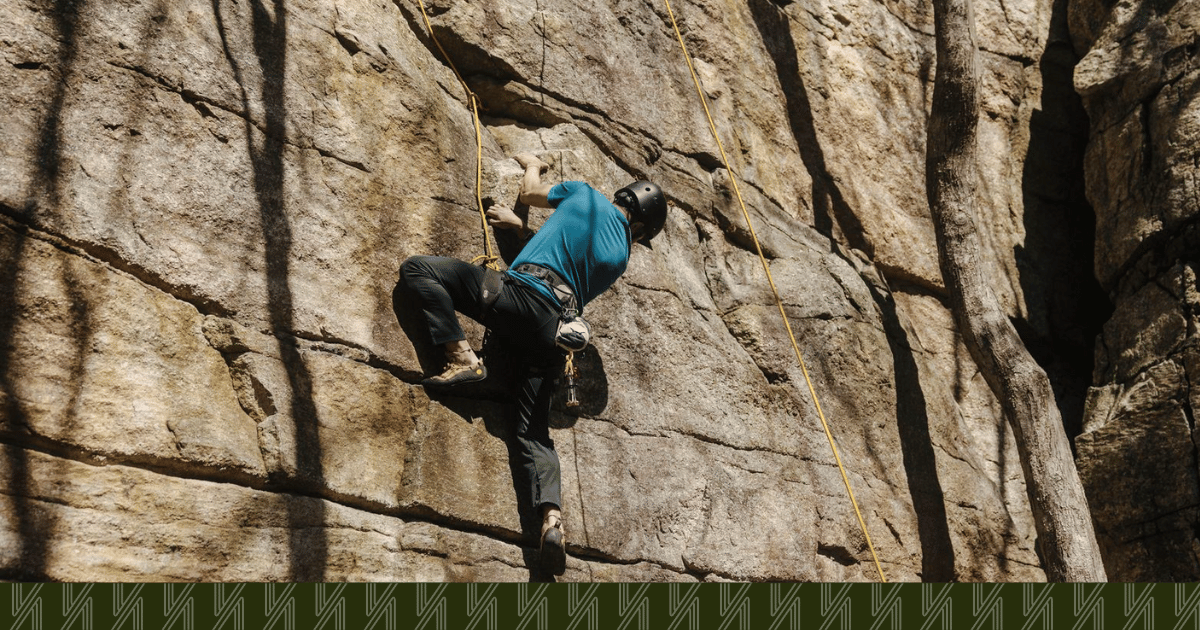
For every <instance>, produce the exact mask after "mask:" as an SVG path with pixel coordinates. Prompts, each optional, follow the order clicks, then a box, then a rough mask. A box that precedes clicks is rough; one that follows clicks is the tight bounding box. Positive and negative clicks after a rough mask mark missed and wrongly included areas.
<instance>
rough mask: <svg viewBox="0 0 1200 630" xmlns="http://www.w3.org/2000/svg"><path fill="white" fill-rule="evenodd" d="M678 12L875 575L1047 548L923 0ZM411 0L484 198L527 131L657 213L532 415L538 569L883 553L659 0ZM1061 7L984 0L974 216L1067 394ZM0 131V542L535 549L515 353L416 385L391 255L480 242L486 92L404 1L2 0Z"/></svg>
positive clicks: (322, 550) (1071, 176)
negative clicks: (971, 257)
mask: <svg viewBox="0 0 1200 630" xmlns="http://www.w3.org/2000/svg"><path fill="white" fill-rule="evenodd" d="M679 5H680V6H677V7H676V11H677V13H678V14H679V17H680V21H681V27H682V30H683V32H684V34H685V37H686V38H687V41H688V44H689V47H690V50H691V52H692V54H693V56H694V58H695V59H694V61H695V63H696V66H697V70H698V72H699V74H700V75H701V77H702V79H703V81H704V84H705V90H706V93H707V96H708V97H709V99H711V106H712V109H713V111H714V114H715V115H716V117H717V119H718V121H719V122H718V125H719V127H720V131H721V133H722V134H723V136H724V137H725V141H726V146H727V149H728V150H729V153H730V155H731V157H732V160H733V162H734V164H733V170H734V171H735V173H736V175H737V176H738V177H739V179H740V180H741V181H743V182H744V184H745V185H744V186H743V188H744V190H745V191H746V193H747V195H748V202H749V205H750V210H751V213H752V215H753V216H754V221H755V225H756V229H757V230H758V232H759V234H760V236H761V238H762V240H763V244H764V248H765V250H766V251H767V253H768V255H769V256H770V259H771V262H770V264H771V267H772V271H773V273H774V276H775V279H776V281H777V283H778V285H779V287H780V289H781V291H782V293H783V295H784V296H785V302H786V310H787V313H788V317H789V319H790V320H791V325H792V326H793V328H794V329H795V330H796V331H797V333H798V334H799V335H800V342H801V346H802V348H803V350H804V353H805V355H806V357H807V360H808V365H809V371H810V372H811V374H812V376H813V380H814V385H815V388H816V391H817V392H818V393H819V395H820V396H821V403H822V407H823V408H824V410H825V412H826V414H827V415H828V417H829V418H830V420H831V423H832V430H833V432H834V434H835V436H836V439H837V440H838V444H839V450H840V451H841V453H842V455H843V458H844V460H845V462H846V465H847V469H848V473H849V478H850V482H851V483H852V484H853V486H854V489H855V493H856V496H857V498H858V501H859V503H860V504H861V506H862V508H863V512H864V516H865V518H866V521H867V524H868V527H869V528H870V532H871V537H872V539H873V542H874V543H875V545H876V547H877V549H878V551H879V555H880V558H881V560H882V564H883V567H884V569H885V571H887V573H888V577H889V579H892V580H919V579H925V580H953V579H957V580H1036V579H1041V578H1042V577H1043V574H1042V572H1041V570H1040V569H1039V568H1038V558H1037V555H1036V551H1035V540H1034V534H1033V528H1032V522H1031V517H1030V514H1029V509H1028V505H1027V502H1026V498H1025V491H1024V483H1023V479H1022V477H1021V471H1020V466H1019V464H1018V461H1017V457H1016V453H1015V449H1014V447H1013V445H1012V439H1011V436H1010V434H1009V432H1008V430H1007V429H1006V428H1005V426H1004V424H1003V423H1002V422H1001V420H1000V419H999V416H998V410H997V407H996V404H995V401H994V400H993V399H992V398H991V395H990V393H989V392H988V390H987V388H986V385H985V384H984V383H983V381H982V379H981V378H980V376H979V375H978V373H977V370H976V368H975V367H974V366H973V365H972V363H971V360H970V358H969V356H968V355H967V353H966V352H965V350H964V349H963V347H962V345H961V342H960V341H959V338H958V335H957V334H956V332H955V330H954V324H953V322H952V319H951V317H950V314H949V312H948V311H947V309H946V307H945V300H944V295H943V289H942V287H941V281H940V278H939V275H938V272H937V264H936V249H935V245H934V240H933V232H932V226H931V224H930V220H929V216H928V211H927V208H926V205H925V201H924V191H923V169H924V166H923V153H924V126H925V116H926V111H927V103H928V100H929V98H930V90H931V78H932V72H933V68H932V63H933V52H932V48H933V40H932V32H931V28H932V27H931V16H930V14H929V9H928V7H927V6H926V5H925V4H923V3H920V2H910V1H907V0H899V1H893V0H885V1H883V2H873V1H870V0H838V1H837V2H827V1H825V0H813V1H806V2H771V1H768V0H748V2H726V1H723V0H702V1H700V2H690V3H679ZM429 8H430V13H431V15H432V16H433V24H434V29H435V31H436V32H437V34H438V37H439V38H440V40H441V41H442V43H443V45H444V46H445V48H446V50H447V51H448V53H449V54H450V56H451V57H452V58H453V60H454V62H455V63H456V65H457V66H458V68H459V69H460V70H462V73H463V75H464V76H465V77H466V78H467V80H468V82H469V83H470V85H471V87H472V89H474V90H475V91H477V92H478V93H479V94H480V96H481V98H482V100H483V103H484V104H485V106H486V110H485V112H484V114H485V115H484V121H483V123H484V125H483V143H484V145H483V152H484V173H483V176H484V177H483V179H484V189H485V190H484V196H485V197H486V198H487V201H488V202H498V203H512V202H513V201H514V198H515V192H516V185H517V181H516V178H517V176H518V174H519V169H518V167H517V165H516V163H515V162H513V161H512V160H511V159H510V156H511V155H512V154H513V153H514V152H518V151H532V152H534V153H537V154H538V155H540V156H541V157H542V158H543V159H545V160H547V161H548V162H549V163H550V164H551V165H552V169H551V172H550V173H549V177H551V178H555V179H582V180H586V181H589V182H591V183H592V184H593V185H595V186H596V187H598V188H601V189H604V190H608V191H611V190H613V189H615V188H616V187H618V186H620V185H623V184H625V183H627V181H628V180H630V179H631V178H633V177H635V176H648V177H651V178H654V179H656V180H658V181H660V182H662V184H663V185H664V187H665V188H666V189H667V191H668V193H669V195H670V197H671V201H672V205H673V210H672V212H671V215H670V219H669V221H668V224H667V227H666V230H665V232H664V234H663V236H662V237H661V238H660V239H659V240H660V241H661V242H656V243H655V248H654V250H653V251H652V252H651V251H647V250H641V249H639V250H638V251H636V252H635V254H634V257H633V259H632V260H631V262H630V267H629V271H628V272H627V274H626V275H625V277H624V278H623V279H622V280H621V281H620V282H619V283H618V284H617V285H616V286H615V287H614V288H613V289H612V290H611V291H610V292H609V293H608V294H606V295H605V296H603V297H602V298H600V299H599V300H597V301H596V302H595V303H594V305H593V306H592V307H590V308H589V311H590V315H589V318H590V320H591V321H592V324H593V326H594V328H595V329H596V331H597V332H598V335H599V338H598V340H597V341H596V343H595V346H594V348H593V349H591V350H589V351H588V352H587V353H585V354H584V355H583V356H582V357H581V359H580V362H581V363H582V366H581V367H582V369H583V371H584V376H583V383H582V388H581V394H582V396H583V398H584V404H583V406H582V407H581V408H580V409H581V411H580V412H572V413H566V412H565V408H564V407H562V406H561V405H558V406H557V409H558V410H559V411H558V412H556V414H555V416H554V418H553V430H552V435H553V437H554V439H555V441H556V443H557V445H558V449H559V453H560V456H561V459H562V461H563V464H564V470H563V474H564V491H565V497H564V499H565V502H566V506H565V518H566V526H567V532H568V539H569V552H570V555H571V559H570V560H569V562H568V571H567V574H566V575H565V576H564V578H565V579H568V580H654V581H666V580H685V581H690V580H727V579H733V580H839V581H840V580H873V579H876V575H875V571H874V566H873V565H872V563H871V561H870V555H869V552H868V550H867V548H866V545H865V540H864V539H863V536H862V534H861V533H860V532H859V530H858V526H857V522H856V520H855V517H854V514H853V511H852V510H851V508H850V505H849V503H848V501H847V499H846V493H845V490H844V488H843V485H842V481H841V478H840V476H839V474H838V472H837V469H836V467H835V466H834V462H833V458H832V455H831V453H830V449H829V446H828V444H827V443H826V440H825V437H824V434H823V432H822V431H821V428H820V425H819V423H818V420H817V416H816V412H815V409H814V408H813V404H812V402H811V401H810V400H809V398H808V393H807V388H806V387H805V386H804V383H803V380H802V378H801V377H800V372H799V368H798V366H796V364H795V360H794V357H792V356H791V350H790V346H789V345H788V343H787V341H786V338H785V337H784V336H783V326H782V323H781V322H780V321H779V320H778V313H777V311H776V309H775V306H774V303H773V300H772V298H771V297H770V295H769V291H768V289H767V287H766V285H765V281H764V279H763V277H762V270H761V268H760V265H759V262H758V260H757V258H756V257H755V256H754V255H753V254H752V253H750V252H751V249H752V248H751V247H750V244H749V238H748V231H747V229H746V226H745V223H744V220H743V219H742V218H741V216H740V212H739V211H738V210H737V209H736V202H735V201H734V200H733V198H732V196H731V192H730V186H729V173H728V172H727V171H726V170H725V169H724V167H723V166H722V165H721V163H720V160H719V158H718V156H717V155H716V150H715V145H714V144H713V142H712V140H711V138H710V136H709V134H708V131H707V127H706V123H705V121H704V118H703V113H702V110H701V109H700V106H699V103H698V102H697V100H696V97H695V94H694V91H693V89H692V86H691V83H690V79H689V76H688V72H687V69H686V65H685V64H684V63H683V61H684V60H683V59H682V56H681V54H680V52H679V51H678V48H677V44H676V42H675V40H674V37H673V34H672V32H671V28H670V24H669V22H668V20H667V17H666V8H665V5H662V4H659V3H656V2H634V1H629V0H619V1H617V2H612V3H598V4H597V3H588V2H577V3H565V4H564V3H559V4H546V3H542V2H538V1H537V0H505V1H489V2H478V1H475V2H467V1H465V0H454V1H448V0H437V1H435V2H432V3H430V7H429ZM1064 11H1065V5H1064V4H1062V3H1058V4H1055V5H1053V6H1050V5H1048V4H1047V3H1045V2H1036V1H1034V0H1018V1H1016V2H1011V1H1007V2H1003V3H1001V2H995V1H981V2H979V3H978V6H977V13H978V16H979V17H978V19H979V29H980V32H981V33H983V34H985V35H984V36H982V37H981V47H982V50H981V61H982V75H981V80H982V84H983V86H984V91H985V99H984V104H985V109H984V111H983V112H981V124H982V126H981V133H982V136H983V137H982V151H981V159H982V160H983V171H984V173H985V177H984V178H983V181H982V182H981V184H982V185H983V191H984V195H985V198H986V200H987V203H985V204H982V207H983V208H984V211H983V215H982V216H980V224H981V226H982V229H983V232H984V234H985V237H986V242H987V247H988V248H989V252H990V254H991V259H992V261H993V263H994V265H995V273H994V276H995V278H996V285H997V291H998V293H999V294H1000V295H1001V296H1002V299H1003V300H1004V302H1005V305H1006V308H1007V309H1008V310H1009V311H1010V313H1011V314H1012V316H1013V317H1014V318H1016V319H1017V320H1018V321H1019V322H1021V323H1022V325H1023V327H1024V329H1023V332H1025V333H1026V334H1027V336H1028V338H1029V339H1030V340H1031V344H1034V345H1037V346H1038V347H1039V348H1041V349H1042V351H1043V354H1044V355H1045V356H1048V357H1050V359H1051V362H1054V361H1059V363H1060V364H1061V365H1059V364H1056V365H1057V367H1056V368H1054V370H1053V371H1054V373H1055V374H1056V375H1057V376H1056V379H1057V382H1058V383H1060V387H1061V390H1062V397H1063V400H1064V401H1070V400H1072V397H1075V398H1080V396H1081V390H1080V386H1079V385H1078V382H1079V381H1080V379H1081V378H1082V379H1083V382H1086V380H1087V378H1086V374H1087V372H1088V371H1089V370H1090V367H1091V365H1090V362H1088V361H1086V360H1085V361H1084V363H1085V364H1086V365H1085V366H1084V368H1083V374H1084V376H1082V377H1081V376H1080V369H1079V367H1078V366H1077V365H1076V364H1075V363H1073V361H1074V358H1073V357H1075V354H1073V353H1078V352H1079V351H1080V350H1079V348H1083V350H1082V351H1083V352H1085V353H1086V352H1090V350H1091V342H1092V333H1091V332H1090V331H1089V330H1088V325H1087V324H1086V323H1085V324H1083V325H1081V324H1080V323H1079V322H1080V321H1081V318H1080V312H1081V311H1086V310H1087V309H1084V308H1081V307H1080V306H1079V304H1080V300H1078V299H1073V297H1072V296H1075V295H1083V294H1086V293H1087V287H1088V286H1089V285H1088V279H1089V278H1090V275H1091V270H1090V258H1091V255H1090V243H1091V237H1090V231H1091V225H1090V223H1089V221H1088V220H1086V211H1087V207H1086V202H1083V201H1081V196H1080V194H1078V191H1077V189H1078V184H1077V183H1073V182H1078V181H1079V180H1080V178H1079V167H1078V163H1079V156H1078V151H1077V147H1078V146H1079V145H1081V143H1082V138H1083V136H1084V134H1085V133H1086V130H1083V129H1080V128H1079V124H1078V120H1080V118H1079V117H1078V116H1076V115H1074V113H1073V112H1074V111H1075V109H1072V108H1073V107H1074V108H1078V104H1077V103H1076V102H1074V101H1072V92H1071V89H1070V67H1071V65H1072V64H1073V63H1074V52H1073V51H1072V50H1071V49H1070V47H1069V46H1067V45H1066V41H1067V39H1066V33H1065V13H1064ZM1093 123H1095V120H1093ZM0 129H3V137H4V142H3V143H0V296H2V299H3V308H2V309H0V379H2V380H0V444H2V446H3V449H4V451H5V453H4V457H3V459H2V460H0V461H2V463H0V502H2V508H0V539H2V542H0V576H3V577H9V578H34V579H63V580H309V579H326V580H337V579H351V580H376V579H379V580H527V579H531V578H534V579H537V578H539V577H541V576H537V575H531V573H530V571H529V570H528V569H527V568H526V567H527V566H528V565H529V561H530V559H531V558H532V555H531V554H532V553H533V552H532V547H533V544H534V543H533V539H532V537H531V534H532V532H531V531H530V525H529V523H528V522H527V520H528V519H525V521H526V522H524V523H523V520H522V518H521V514H520V511H519V510H518V508H517V505H518V501H517V496H516V490H515V489H514V485H513V483H512V477H511V473H510V470H509V468H508V454H507V448H506V445H507V444H508V443H509V437H510V432H511V430H510V425H509V418H510V415H511V412H512V410H511V408H510V407H509V405H508V404H507V402H506V401H505V397H504V393H505V387H504V382H503V381H504V378H503V376H504V373H505V372H504V370H503V367H502V362H501V361H502V358H501V357H496V356H493V357H492V358H490V359H489V360H493V361H496V362H497V363H496V365H494V366H493V369H492V373H493V375H494V377H493V378H492V379H489V381H490V382H489V383H487V384H486V385H484V386H481V387H479V388H477V389H474V390H466V391H464V392H461V393H460V394H457V395H455V396H432V395H431V394H430V393H428V392H425V391H424V390H423V389H422V388H421V387H420V386H419V385H416V384H415V383H416V382H417V381H418V380H419V377H420V374H421V373H422V371H423V370H427V369H430V368H431V367H434V366H433V365H432V364H431V363H430V353H429V348H428V343H427V342H426V341H425V339H424V337H423V336H422V334H421V332H420V329H419V326H418V325H417V323H416V321H415V319H414V318H415V317H416V314H415V313H413V311H412V308H411V305H410V304H408V303H407V300H406V299H405V297H404V296H403V294H402V293H397V292H396V291H395V289H396V281H397V268H398V265H399V263H400V262H401V261H402V260H403V259H404V258H406V257H407V256H409V255H413V254H418V253H437V254H441V255H448V256H456V257H460V258H468V259H469V258H471V257H473V256H475V255H477V254H480V253H482V251H483V243H482V236H481V233H480V227H479V217H478V213H477V212H476V211H475V207H474V205H475V199H474V191H473V182H474V173H475V144H474V127H473V122H472V119H471V114H470V110H469V108H468V107H467V106H466V104H465V99H464V94H463V90H462V88H461V86H460V85H459V83H458V81H457V79H456V78H455V76H454V74H453V73H452V72H451V70H450V69H449V67H448V66H446V65H445V63H444V62H443V60H442V58H441V57H440V55H439V54H438V53H437V52H436V49H435V47H434V46H433V43H432V42H431V41H430V40H429V38H428V37H427V35H426V32H425V29H424V25H423V22H422V20H421V17H420V14H419V12H418V11H417V7H416V4H415V3H412V2H408V1H407V0H397V2H395V3H393V2H389V1H387V0H337V1H336V2H314V1H312V0H246V1H241V2H239V1H235V0H212V1H211V2H185V3H178V2H165V1H160V0H116V1H105V2H100V1H98V0H57V1H55V0H9V1H7V2H4V3H2V4H0ZM1030 209H1036V210H1037V211H1036V212H1031V211H1030ZM1081 209H1082V214H1083V215H1084V217H1085V218H1084V219H1083V220H1081V219H1080V216H1081ZM1064 226H1065V227H1066V228H1069V229H1064ZM501 245H503V243H501ZM1081 247H1082V250H1083V252H1084V253H1083V255H1081V256H1080V255H1075V254H1076V253H1077V252H1078V251H1079V250H1080V248H1081ZM1097 264H1098V265H1102V264H1103V262H1102V261H1100V262H1098V263H1097ZM1102 277H1104V276H1102ZM1155 286H1158V285H1155ZM1084 319H1086V318H1084ZM470 334H471V335H472V339H473V340H474V342H475V343H476V344H478V343H479V338H480V336H481V334H482V331H481V330H480V329H479V328H478V327H475V328H472V329H471V333H470ZM1064 404H1065V405H1069V402H1066V403H1064ZM1077 406H1081V403H1080V404H1078V405H1077ZM1193 469H1194V466H1193Z"/></svg>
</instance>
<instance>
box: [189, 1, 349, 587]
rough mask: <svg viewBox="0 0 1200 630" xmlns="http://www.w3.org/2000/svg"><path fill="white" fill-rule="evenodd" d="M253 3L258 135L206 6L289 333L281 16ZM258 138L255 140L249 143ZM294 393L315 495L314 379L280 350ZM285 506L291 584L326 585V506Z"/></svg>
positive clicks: (281, 329)
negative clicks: (238, 105) (238, 112)
mask: <svg viewBox="0 0 1200 630" xmlns="http://www.w3.org/2000/svg"><path fill="white" fill-rule="evenodd" d="M269 1H270V6H267V4H266V3H267V2H268V0H252V2H251V13H252V21H251V28H252V30H253V35H254V38H253V44H254V46H253V48H254V53H255V56H256V58H257V62H258V65H259V68H258V70H259V72H260V73H261V76H262V86H261V92H260V93H261V94H262V101H263V103H262V104H263V110H264V114H265V117H266V120H265V128H263V129H262V130H261V134H260V135H259V136H256V134H255V132H256V131H258V130H257V129H255V128H254V125H253V123H251V121H250V112H251V111H252V110H251V107H250V97H249V92H248V90H247V87H246V78H245V73H244V72H243V71H242V69H241V67H240V65H239V62H238V59H237V57H236V56H235V55H234V54H233V52H232V51H231V49H230V46H229V37H228V33H227V29H228V28H229V25H228V24H227V23H226V21H225V19H224V13H223V9H222V0H212V5H213V13H214V15H215V16H216V19H217V27H218V29H219V30H220V33H221V45H222V48H223V50H224V51H225V57H226V59H227V60H228V61H229V65H230V67H231V68H232V70H233V75H234V79H235V80H236V81H237V84H238V86H239V88H240V89H241V97H242V111H243V112H245V113H246V118H245V127H246V145H247V146H246V151H247V153H248V154H249V156H250V160H251V163H252V166H253V172H252V173H251V180H252V182H253V185H254V195H255V198H256V199H257V202H258V208H259V214H260V220H261V225H262V230H263V243H264V249H265V258H266V276H267V282H266V284H267V293H268V295H267V300H268V303H269V306H270V320H271V322H270V323H271V330H272V331H273V332H274V333H275V334H276V335H290V334H291V332H292V329H293V317H294V313H295V308H294V301H293V297H292V290H291V273H290V264H291V257H292V243H293V238H294V237H293V234H292V226H291V224H290V221H289V218H288V214H287V208H286V207H285V206H284V189H283V188H284V175H285V174H284V149H285V142H286V140H287V126H286V121H287V103H286V102H285V98H284V85H285V81H286V69H287V44H288V41H287V37H288V30H287V29H288V24H287V17H288V14H287V10H286V7H285V6H284V2H283V0H269ZM256 137H260V139H259V140H258V141H257V142H256V141H255V138H256ZM279 349H280V353H281V355H282V356H281V358H282V360H283V364H284V366H285V367H286V369H287V377H288V382H289V384H290V385H291V392H292V401H291V409H292V418H293V419H294V422H295V424H296V426H295V431H296V433H295V435H296V471H297V475H298V476H299V477H300V479H298V480H292V481H297V482H299V483H300V484H301V486H305V487H308V488H310V489H313V490H317V489H320V488H322V487H323V486H324V476H325V475H324V470H323V464H322V461H321V450H322V449H321V436H320V429H319V426H320V417H319V416H318V414H317V409H316V405H315V404H314V403H313V396H312V375H311V374H310V373H309V370H308V368H307V367H306V366H305V363H304V358H303V357H302V356H301V355H300V352H299V350H298V348H297V347H296V346H294V345H293V344H290V343H282V344H279ZM299 499H300V498H299V497H296V500H289V501H288V502H287V505H288V524H289V529H288V532H289V537H290V538H289V549H290V552H289V561H290V563H291V567H290V571H289V573H288V576H289V579H290V580H292V581H300V582H320V581H323V580H324V579H325V566H326V563H327V561H328V554H327V551H326V547H327V541H326V533H325V528H324V527H322V525H323V524H324V517H323V516H324V515H323V512H324V509H325V508H324V504H323V503H321V502H318V501H302V500H299Z"/></svg>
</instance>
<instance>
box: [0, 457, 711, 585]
mask: <svg viewBox="0 0 1200 630" xmlns="http://www.w3.org/2000/svg"><path fill="white" fill-rule="evenodd" d="M5 451H6V452H5V455H6V457H5V460H4V465H2V466H0V481H2V483H0V487H2V488H3V489H4V490H3V492H2V493H0V504H2V505H3V509H0V514H2V515H3V516H2V517H0V541H2V544H0V565H2V566H4V567H5V568H6V571H8V572H9V573H10V574H11V573H12V572H13V571H14V569H15V570H16V574H17V575H24V576H30V577H41V578H49V579H54V580H69V581H110V580H111V581H151V580H162V581H191V582H199V581H225V580H236V581H283V580H299V579H320V580H329V581H356V582H362V581H393V582H394V581H421V582H432V581H480V582H500V581H521V580H526V579H528V570H526V569H525V568H524V567H525V564H526V560H525V556H527V555H528V554H529V553H530V550H528V549H524V550H523V549H522V548H521V547H519V546H516V545H513V544H510V543H506V542H503V541H501V540H497V539H494V538H489V537H487V536H481V535H478V534H471V533H463V532H459V531H455V530H453V529H446V528H443V527H438V526H436V525H433V524H430V523H423V522H419V521H418V522H413V521H406V520H405V519H402V518H397V517H395V516H388V515H384V514H378V513H371V512H365V511H362V510H357V509H354V508H350V507H347V506H344V505H340V504H338V503H333V502H329V501H323V500H320V499H314V498H309V497H302V496H296V495H287V494H277V493H271V492H262V491H258V490H252V489H249V488H245V487H241V486H238V485H233V484H224V483H212V482H207V481H197V480H192V479H186V478H181V477H175V476H170V475H160V474H156V473H152V472H148V471H144V470H139V469H137V468H128V467H124V466H102V467H96V466H91V465H87V464H81V463H79V462H75V461H71V460H64V459H57V458H54V457H51V456H47V455H43V454H40V453H36V452H32V451H19V450H16V449H12V448H6V449H5ZM33 532H36V533H37V534H38V535H37V536H33V535H31V534H32V533H33ZM314 550H319V551H320V553H319V554H314ZM563 577H564V579H566V580H572V581H591V580H605V581H694V578H692V577H691V576H689V575H686V574H682V573H678V572H672V571H668V570H664V569H661V568H659V567H655V566H653V565H647V564H644V563H640V564H633V565H614V564H607V563H593V562H584V561H581V560H578V559H574V558H573V559H571V561H570V562H569V564H568V571H567V573H566V575H564V576H563Z"/></svg>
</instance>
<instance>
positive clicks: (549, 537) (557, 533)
mask: <svg viewBox="0 0 1200 630" xmlns="http://www.w3.org/2000/svg"><path fill="white" fill-rule="evenodd" d="M538 561H539V562H540V563H541V565H542V570H543V571H545V572H546V573H549V574H551V575H562V574H563V572H564V571H566V570H567V541H566V538H565V536H564V535H563V530H562V520H561V519H555V522H554V524H553V525H551V526H550V527H545V528H543V529H542V546H541V548H540V549H538Z"/></svg>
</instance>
